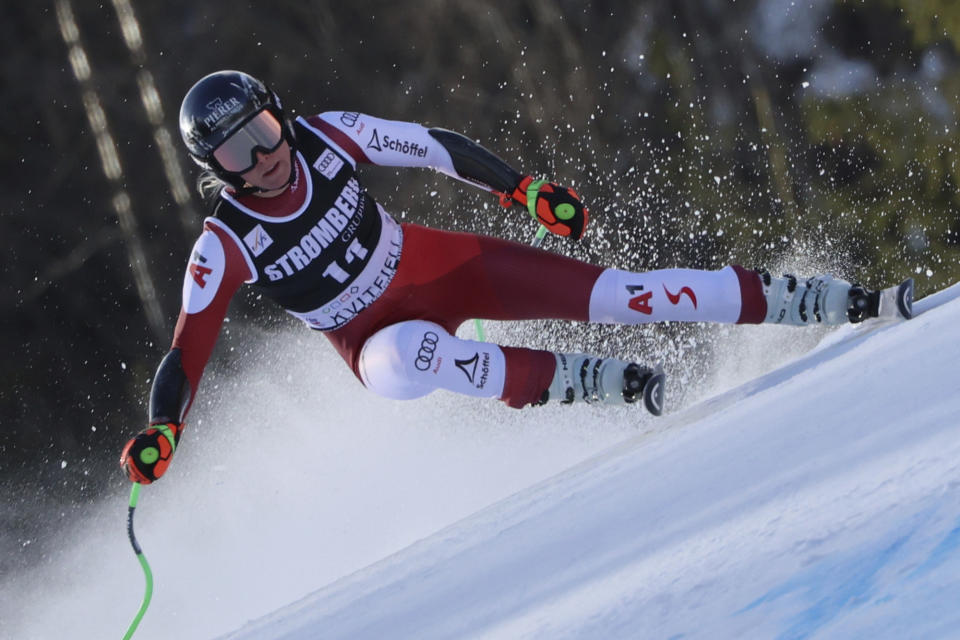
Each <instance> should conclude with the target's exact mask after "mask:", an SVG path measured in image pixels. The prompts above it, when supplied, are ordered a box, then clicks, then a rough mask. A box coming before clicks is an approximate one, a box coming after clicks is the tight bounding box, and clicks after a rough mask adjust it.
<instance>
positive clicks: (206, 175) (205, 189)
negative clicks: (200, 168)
mask: <svg viewBox="0 0 960 640" xmlns="http://www.w3.org/2000/svg"><path fill="white" fill-rule="evenodd" d="M226 186H228V185H227V183H226V182H224V181H223V180H221V179H220V178H218V177H217V175H216V174H215V173H214V172H212V171H204V172H203V173H201V174H200V175H199V176H197V191H199V192H200V197H201V198H203V199H204V200H213V199H214V198H216V197H217V195H218V194H219V193H220V191H221V190H222V189H223V188H224V187H226Z"/></svg>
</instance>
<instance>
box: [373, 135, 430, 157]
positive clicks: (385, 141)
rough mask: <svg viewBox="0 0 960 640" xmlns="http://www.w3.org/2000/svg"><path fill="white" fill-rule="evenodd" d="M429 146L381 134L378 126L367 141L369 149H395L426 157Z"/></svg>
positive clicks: (405, 153) (407, 154)
mask: <svg viewBox="0 0 960 640" xmlns="http://www.w3.org/2000/svg"><path fill="white" fill-rule="evenodd" d="M429 148H430V147H429V146H427V145H421V144H420V143H419V142H410V141H409V140H400V139H398V138H392V137H390V136H385V135H384V136H381V135H380V133H379V132H378V131H377V129H376V128H374V129H373V135H371V136H370V141H369V142H367V149H373V150H374V151H395V152H397V153H402V154H403V155H406V156H414V157H416V158H426V157H427V151H428V150H429Z"/></svg>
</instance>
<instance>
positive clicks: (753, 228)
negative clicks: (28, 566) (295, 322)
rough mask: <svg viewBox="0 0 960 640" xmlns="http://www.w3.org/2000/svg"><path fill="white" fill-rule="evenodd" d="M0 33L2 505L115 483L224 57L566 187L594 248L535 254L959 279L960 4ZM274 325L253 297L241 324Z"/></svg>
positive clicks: (276, 19) (460, 198)
mask: <svg viewBox="0 0 960 640" xmlns="http://www.w3.org/2000/svg"><path fill="white" fill-rule="evenodd" d="M800 5H803V6H800ZM2 17H3V19H2V20H0V36H2V37H0V41H2V42H3V43H4V45H3V46H4V51H3V54H4V55H3V56H2V57H0V74H2V87H3V97H4V117H3V118H0V160H2V166H3V168H4V171H3V188H2V190H0V237H2V238H3V242H4V248H5V250H4V251H3V253H2V254H0V261H2V263H0V264H2V267H3V273H4V278H3V291H2V293H3V295H2V296H0V314H2V318H3V327H4V329H3V334H2V340H3V345H2V350H3V353H4V354H5V358H4V360H5V364H4V366H3V369H2V384H0V415H2V418H3V421H2V423H3V428H2V429H0V483H2V486H3V487H4V492H5V501H6V503H7V504H10V505H16V504H21V505H22V504H24V503H25V502H29V501H31V500H34V499H35V497H36V496H37V495H38V494H39V493H40V492H41V490H42V489H43V488H49V487H51V486H53V487H56V488H57V492H56V496H57V497H56V500H57V501H59V502H61V503H62V504H63V505H67V506H66V507H64V508H65V509H66V508H68V507H71V506H72V508H79V506H80V505H82V504H83V503H84V502H85V501H87V500H90V499H93V498H95V497H96V495H97V494H98V492H100V491H101V490H102V488H103V487H104V486H106V484H107V483H111V482H116V481H117V479H118V476H117V475H116V474H114V473H113V472H112V465H114V463H115V460H116V457H117V454H118V452H119V448H120V446H121V445H122V443H123V442H124V441H125V439H126V438H127V437H129V435H130V434H131V433H133V432H135V431H136V430H137V429H139V428H140V427H141V425H142V422H143V419H144V415H145V404H146V396H147V391H148V389H149V383H150V379H151V377H152V374H153V371H154V368H155V367H156V365H157V363H158V362H159V359H160V357H161V356H162V355H163V353H165V352H166V350H167V348H168V345H169V339H170V333H171V331H172V328H173V323H174V322H175V319H176V315H177V312H178V308H179V296H180V288H181V287H180V283H181V280H182V272H183V267H184V264H185V259H186V256H187V253H188V251H189V248H190V246H191V243H192V240H193V238H194V236H195V235H196V233H197V230H198V229H199V227H200V224H201V220H202V218H203V216H204V215H205V213H206V205H205V204H204V203H203V202H202V201H201V200H200V199H199V197H198V196H197V194H196V191H195V190H194V189H193V177H194V175H195V171H194V167H193V166H192V165H191V164H190V163H189V162H188V160H187V159H186V155H185V154H184V153H183V151H182V147H181V144H180V141H179V134H178V131H177V122H176V117H177V111H178V108H179V102H180V98H181V97H182V95H183V93H184V92H185V91H186V89H187V88H189V86H190V85H191V84H192V83H193V82H194V81H195V80H196V79H198V78H199V77H201V76H202V75H204V74H206V73H208V72H210V71H213V70H216V69H220V68H240V69H243V70H245V71H248V72H250V73H252V74H254V75H257V76H260V77H262V78H264V79H266V80H268V82H269V83H270V84H271V85H272V86H273V88H274V89H275V90H277V91H278V92H279V93H280V95H281V96H284V97H285V99H286V107H287V108H288V110H290V111H292V112H296V113H300V114H309V113H313V112H317V111H322V110H325V109H349V110H357V111H364V112H368V113H371V114H374V115H378V116H383V117H390V118H396V119H401V120H413V121H418V122H422V123H424V124H429V125H435V126H444V127H448V128H452V129H455V130H458V131H461V132H464V133H466V134H468V135H470V136H472V137H474V138H476V139H478V140H480V141H482V142H483V143H484V144H485V145H486V146H488V147H489V148H491V149H494V150H496V151H497V152H498V153H499V154H500V155H501V156H502V157H504V158H505V159H507V160H508V161H510V162H511V163H512V164H514V165H515V166H517V167H519V168H522V169H524V170H525V171H528V172H531V173H536V174H538V175H544V176H550V177H555V178H556V179H557V180H558V181H561V182H564V183H568V184H572V185H573V186H575V187H576V188H577V189H578V190H579V191H580V192H581V194H582V195H583V196H584V198H585V199H586V201H587V202H588V203H589V205H590V207H591V210H592V211H593V216H594V224H593V227H592V231H591V233H590V238H589V239H588V240H587V241H586V242H584V243H583V244H582V245H578V246H576V247H572V246H567V245H562V244H558V243H554V244H553V245H552V247H553V248H554V249H557V250H562V251H565V252H569V253H571V254H573V255H577V256H578V257H582V258H586V259H589V260H592V261H596V262H602V263H605V264H610V265H615V266H621V267H627V266H630V267H632V268H637V269H647V268H655V267H668V266H694V267H701V268H718V267H720V266H722V265H724V264H727V263H729V262H736V263H742V264H745V265H748V266H754V265H778V264H781V263H789V262H790V261H791V260H795V259H797V258H798V257H800V256H802V257H803V258H804V260H807V261H808V262H809V261H813V262H814V263H816V264H822V265H826V266H828V267H829V268H831V269H832V270H835V271H837V272H839V273H840V274H841V275H844V276H846V277H848V278H851V279H855V280H860V281H863V282H866V283H877V284H881V283H884V284H889V283H892V282H894V281H896V280H899V279H900V278H901V277H903V276H906V275H913V276H914V277H915V278H917V282H918V289H919V293H920V294H921V295H922V294H925V293H929V292H931V291H934V290H937V289H939V288H942V287H944V286H946V285H948V284H950V283H952V282H955V281H957V280H958V279H960V264H958V256H960V253H958V239H960V235H958V234H960V217H958V215H957V210H958V209H957V204H958V202H957V189H956V184H957V181H958V175H960V168H958V163H957V159H958V149H957V144H956V140H955V138H956V131H957V126H958V124H957V95H958V92H960V67H958V57H957V46H958V44H960V41H958V38H960V36H958V35H957V34H958V33H960V31H958V28H957V27H958V25H960V9H957V8H955V7H954V6H953V5H952V3H950V2H947V1H946V0H929V1H926V2H920V1H916V0H877V1H875V2H863V3H847V2H831V1H829V0H813V1H811V2H808V3H791V2H787V1H785V0H767V1H760V0H749V1H740V2H735V3H734V2H727V1H723V0H676V1H673V2H663V1H657V0H645V1H637V2H629V3H627V2H613V1H594V2H579V1H572V0H569V1H560V0H558V1H555V2H549V1H547V0H520V1H509V2H508V1H502V2H487V3H480V2H473V1H470V0H424V1H421V2H396V1H390V2H387V1H380V0H377V1H370V2H360V3H336V2H309V1H303V0H298V1H297V2H289V1H283V0H273V1H271V2H248V3H240V4H238V3H228V2H222V3H203V2H195V1H191V2H185V1H183V0H169V1H167V2H143V1H137V0H114V1H113V2H110V3H103V4H96V3H90V2H81V1H79V0H50V1H49V2H44V3H5V4H4V7H3V9H2ZM366 176H367V183H368V185H369V186H370V188H371V191H372V192H373V193H374V194H375V195H376V196H377V197H378V199H380V200H381V201H382V202H383V203H384V204H385V205H386V206H387V207H388V209H391V210H392V211H394V212H396V213H397V214H398V215H403V216H409V217H410V218H412V219H416V220H419V221H422V222H424V223H426V224H431V225H436V226H441V227H447V228H451V227H456V228H462V229H470V230H474V231H480V232H484V233H490V234H496V235H501V236H506V237H511V238H514V239H526V238H528V237H529V235H530V234H531V233H532V231H533V230H532V228H531V225H530V224H529V222H528V221H525V219H524V216H522V215H520V214H519V213H517V212H511V213H509V214H508V213H507V212H504V211H501V210H500V209H499V208H498V207H497V206H495V203H494V202H493V200H492V199H491V198H490V197H489V196H488V195H486V194H482V193H479V192H476V191H474V190H471V189H469V188H464V187H463V185H460V184H457V183H455V182H453V181H450V180H448V179H446V178H443V177H437V176H435V175H433V174H431V173H429V172H414V171H410V170H406V171H394V170H391V169H379V170H377V171H368V172H367V174H366ZM277 315H278V314H276V313H275V312H274V311H273V310H270V309H267V308H265V307H264V306H263V305H261V303H260V302H259V301H258V300H256V299H255V298H253V297H252V296H247V295H243V296H241V297H240V299H238V300H237V301H235V303H234V305H233V307H232V311H231V321H232V322H235V323H245V322H256V323H260V324H261V325H262V324H267V325H270V324H271V323H283V322H287V321H288V320H286V319H284V318H282V317H281V318H278V317H277ZM15 513H18V512H17V509H16V507H14V508H13V509H12V510H4V515H2V517H3V518H4V519H5V520H6V522H5V523H4V527H3V529H4V530H5V534H6V535H7V537H8V538H9V539H14V543H15V539H16V537H17V535H19V533H18V532H19V531H20V530H21V528H22V527H25V526H27V525H25V524H22V523H20V522H19V521H18V520H17V519H16V517H15V516H11V515H9V514H15ZM10 532H13V533H12V538H11V537H10V536H11V534H10Z"/></svg>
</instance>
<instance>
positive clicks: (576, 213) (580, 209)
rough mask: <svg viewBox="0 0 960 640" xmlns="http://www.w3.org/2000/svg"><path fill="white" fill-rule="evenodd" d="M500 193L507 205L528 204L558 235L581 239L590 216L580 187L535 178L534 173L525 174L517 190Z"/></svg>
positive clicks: (539, 218) (502, 200) (501, 200)
mask: <svg viewBox="0 0 960 640" xmlns="http://www.w3.org/2000/svg"><path fill="white" fill-rule="evenodd" d="M499 195H500V204H502V205H503V206H504V207H508V208H509V207H510V206H511V205H512V204H514V203H517V204H520V205H524V206H526V207H527V211H529V212H530V215H531V216H533V217H534V219H536V220H538V221H539V222H540V224H542V225H543V226H544V227H546V228H547V230H548V231H550V232H551V233H555V234H557V235H558V236H567V237H569V238H572V239H574V240H579V239H580V238H582V237H583V232H584V231H585V230H586V228H587V221H588V220H589V219H590V215H589V212H588V211H587V208H586V207H584V206H583V203H582V202H581V201H580V196H578V195H577V192H576V191H574V190H573V189H570V188H567V187H561V186H560V185H558V184H554V183H552V182H547V181H546V180H534V179H533V178H532V177H531V176H526V177H525V178H523V180H521V181H520V184H518V185H517V187H516V188H515V189H514V190H513V193H511V194H506V193H501V194H499Z"/></svg>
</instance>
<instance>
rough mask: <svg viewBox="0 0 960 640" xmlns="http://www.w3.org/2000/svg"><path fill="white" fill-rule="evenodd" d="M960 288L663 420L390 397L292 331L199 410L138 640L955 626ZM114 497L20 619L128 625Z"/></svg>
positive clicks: (141, 533) (761, 633)
mask: <svg viewBox="0 0 960 640" xmlns="http://www.w3.org/2000/svg"><path fill="white" fill-rule="evenodd" d="M957 297H960V286H955V287H953V288H951V289H948V290H947V291H944V292H940V293H939V294H936V295H935V296H931V297H929V298H926V299H924V300H921V301H919V302H918V303H917V309H918V311H920V312H921V313H920V315H918V316H917V317H916V318H915V319H914V320H912V321H910V322H907V323H899V324H891V325H885V326H879V327H877V326H873V327H870V326H866V325H861V326H858V327H853V326H850V327H843V328H840V329H837V330H834V331H831V332H829V333H828V334H826V335H825V337H824V338H823V339H822V341H821V342H820V343H819V345H818V346H817V347H816V348H814V349H813V350H812V351H809V352H807V353H804V354H801V355H800V356H799V357H797V358H795V359H793V360H790V361H788V362H786V363H784V364H782V365H780V366H777V367H776V368H774V369H773V370H770V371H769V372H768V373H765V374H763V375H759V376H757V377H754V378H753V379H749V380H747V381H746V382H745V383H743V384H739V385H738V386H735V387H733V388H731V389H728V390H725V391H723V392H720V393H716V394H714V395H711V396H709V397H707V398H706V399H704V400H702V401H700V402H697V403H695V404H693V405H692V406H689V407H686V408H681V409H679V410H676V411H674V412H673V413H671V414H669V415H667V416H664V417H662V418H659V419H654V418H651V417H648V416H640V417H638V414H637V413H630V412H629V411H628V410H627V409H615V410H610V411H606V412H605V411H603V410H601V409H595V408H589V407H587V408H581V407H558V408H544V409H543V410H540V411H533V410H530V411H525V412H513V411H510V410H508V409H501V408H500V407H499V406H492V404H495V403H483V402H480V401H470V402H467V403H464V402H463V401H462V400H460V399H457V398H455V397H453V396H452V395H445V394H436V395H435V396H434V397H432V398H430V399H426V400H421V401H414V402H409V403H396V402H391V401H386V400H381V399H379V398H375V397H373V396H371V395H370V394H368V393H366V392H364V391H363V390H362V389H360V388H359V385H358V384H355V383H352V381H350V383H348V382H347V381H346V380H345V376H344V375H343V373H344V372H343V371H342V369H341V368H340V367H342V365H339V364H338V363H336V362H335V360H334V358H333V357H329V356H330V352H329V351H328V350H324V349H320V348H318V347H317V346H316V343H315V342H311V341H309V336H307V337H306V338H304V337H297V338H292V337H284V338H283V343H284V347H283V348H282V349H278V350H277V351H276V353H275V357H276V359H277V360H276V362H277V363H278V366H281V365H282V366H286V367H288V368H289V369H290V370H291V371H293V370H294V368H296V367H300V366H303V367H306V369H304V370H298V372H300V373H302V371H309V372H310V373H311V375H310V376H303V375H294V376H293V377H292V380H293V381H294V382H292V383H288V382H287V381H286V380H285V379H281V380H271V379H265V378H264V377H263V375H262V373H261V374H254V373H252V372H249V371H248V372H241V373H239V374H238V373H236V372H234V373H233V374H232V377H231V376H226V375H225V376H224V377H223V378H222V380H221V381H220V383H219V388H218V389H217V393H216V394H215V395H217V396H225V395H231V394H236V395H239V396H241V397H242V398H243V400H242V401H241V402H239V403H238V404H237V406H236V407H235V410H234V411H232V412H230V411H227V410H226V403H227V400H226V399H224V400H223V402H224V404H223V405H221V404H217V402H219V401H217V402H213V404H210V405H205V406H201V407H198V408H197V409H195V411H197V412H198V414H199V415H201V416H202V421H203V423H202V424H198V425H195V426H192V427H191V429H192V431H191V432H188V435H187V436H185V438H186V443H187V446H186V447H182V448H181V451H179V452H178V454H177V455H178V459H177V460H176V461H175V462H174V466H173V467H172V469H171V472H170V473H169V474H168V476H169V477H165V478H164V479H163V480H162V481H161V482H159V483H157V484H155V485H152V486H149V487H146V488H144V490H143V492H142V494H141V499H140V507H139V508H138V511H137V522H136V524H137V534H138V538H139V539H140V542H141V544H142V545H143V548H144V551H145V553H146V554H147V557H148V558H149V560H150V562H151V564H152V566H153V569H154V574H155V577H156V590H155V595H154V601H153V603H152V605H151V608H150V610H149V611H148V612H147V614H146V616H145V618H144V621H143V623H142V625H141V628H140V630H139V631H138V632H137V634H136V636H135V638H144V639H148V638H170V637H176V638H211V637H225V638H230V639H233V640H248V639H252V638H256V639H258V640H259V639H263V638H284V639H289V640H292V639H297V638H417V639H428V638H511V639H512V638H551V639H552V638H603V639H608V638H658V639H660V638H662V639H671V638H676V639H679V638H683V639H696V638H704V639H706V638H710V639H716V638H745V637H749V638H783V639H787V638H879V639H885V638H889V639H894V638H896V639H898V640H899V639H902V638H907V637H915V638H950V637H957V634H958V632H957V631H956V630H957V629H958V628H960V611H958V608H957V607H956V602H957V601H958V599H960V554H958V553H957V549H958V547H960V438H958V437H957V436H958V434H960V427H958V425H960V376H957V375H956V373H955V371H956V363H957V362H958V361H960V340H958V339H957V327H958V326H960V301H957V300H956V298H957ZM743 331H744V332H746V333H743V335H744V336H749V335H753V334H752V333H749V332H757V335H761V334H762V335H763V336H770V335H783V334H782V332H791V331H803V330H799V329H792V328H779V327H752V328H743ZM771 331H772V332H773V333H772V334H771V333H770V332H771ZM774 344H776V343H775V342H771V343H770V345H774ZM308 347H309V349H310V350H316V351H307V349H308ZM766 352H767V354H766V359H765V361H766V362H768V363H769V362H771V361H773V360H774V359H775V357H776V353H775V348H774V347H772V346H770V347H768V348H767V349H766ZM309 353H317V354H318V356H323V359H322V362H320V363H318V362H316V361H313V360H312V359H311V358H309V357H305V356H307V355H308V354H309ZM304 360H308V361H309V362H306V363H304ZM754 364H756V363H754ZM278 377H279V378H283V376H278ZM304 378H306V380H307V381H306V382H296V381H298V380H304ZM291 385H294V386H295V388H293V389H291ZM297 385H302V386H297ZM212 387H213V385H212V384H211V385H209V386H208V387H207V389H206V391H207V393H208V394H211V388H212ZM281 399H282V400H281ZM265 400H271V402H269V403H267V402H265ZM233 401H234V402H236V396H234V398H233ZM213 416H217V417H218V420H217V421H216V424H213V422H214V420H213ZM115 502H116V504H115V505H109V506H108V507H104V508H103V509H102V510H99V511H98V512H96V513H93V514H91V517H90V519H89V520H88V521H86V522H84V523H82V527H80V528H78V531H77V532H76V535H75V536H72V537H71V539H70V541H69V544H65V547H66V549H67V551H66V552H65V553H64V554H63V555H62V556H61V557H57V558H53V559H51V565H50V567H48V568H47V569H44V570H40V571H37V572H35V573H34V574H33V575H31V576H28V577H25V578H24V579H23V580H21V581H20V584H19V587H18V589H17V593H16V594H15V597H13V598H12V599H11V598H10V597H8V595H9V594H8V593H7V592H6V591H4V592H0V595H2V596H3V598H2V600H3V601H4V602H5V606H8V603H9V605H12V606H10V608H11V611H10V612H6V611H4V612H3V616H2V617H3V620H4V622H3V626H2V631H0V635H3V637H7V635H6V634H8V633H9V634H11V635H9V637H16V638H46V637H54V634H55V633H59V634H61V635H62V632H63V631H64V630H69V632H70V635H71V636H72V637H78V638H101V637H119V636H120V635H122V632H123V630H124V629H125V628H126V625H127V623H128V622H129V620H130V619H132V617H133V614H134V613H135V612H136V609H137V606H138V605H139V599H140V596H141V594H142V588H143V577H142V574H141V573H140V569H139V566H138V565H137V563H136V561H135V559H134V557H133V554H132V552H131V551H130V548H129V545H128V543H127V541H126V538H125V531H124V529H123V527H124V524H125V522H124V516H125V509H126V502H125V499H124V494H121V493H118V494H117V497H116V500H115ZM291 603H292V604H291ZM20 609H22V611H20ZM223 634H227V635H225V636H224V635H223Z"/></svg>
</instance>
